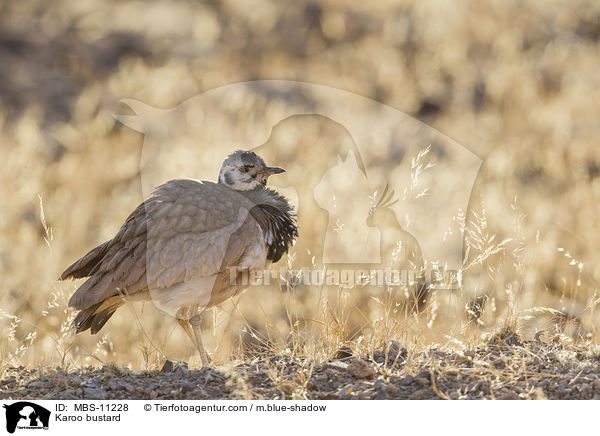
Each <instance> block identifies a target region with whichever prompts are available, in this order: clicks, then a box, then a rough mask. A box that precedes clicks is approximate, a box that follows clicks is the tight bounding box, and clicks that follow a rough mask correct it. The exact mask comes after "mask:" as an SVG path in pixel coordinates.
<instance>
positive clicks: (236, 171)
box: [219, 150, 285, 191]
mask: <svg viewBox="0 0 600 436" xmlns="http://www.w3.org/2000/svg"><path fill="white" fill-rule="evenodd" d="M284 171H285V170H284V169H283V168H279V167H270V166H267V164H265V161H264V160H262V158H261V157H260V156H259V155H257V154H256V153H254V152H252V151H245V150H237V151H234V152H233V153H231V154H230V155H229V156H227V158H226V159H225V160H224V161H223V164H222V165H221V169H220V170H219V183H222V184H224V185H227V186H229V187H230V188H231V189H235V190H236V191H250V190H252V189H254V188H256V187H259V186H265V185H266V184H267V179H268V178H269V176H271V175H273V174H279V173H283V172H284Z"/></svg>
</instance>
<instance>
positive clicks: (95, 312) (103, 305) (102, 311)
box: [73, 295, 125, 335]
mask: <svg viewBox="0 0 600 436" xmlns="http://www.w3.org/2000/svg"><path fill="white" fill-rule="evenodd" d="M123 304H125V301H124V300H123V298H122V297H121V296H120V295H116V296H114V297H110V298H107V299H106V300H104V301H102V302H100V303H97V304H94V305H93V306H90V307H88V308H86V309H84V310H82V311H81V312H79V313H78V314H77V316H76V317H75V319H74V320H73V325H74V326H75V329H76V331H77V333H80V332H83V331H86V330H87V329H90V333H91V334H93V335H95V334H96V333H98V332H99V331H100V329H101V328H102V327H103V326H104V324H106V321H108V319H109V318H110V317H111V316H113V314H114V313H115V311H116V310H117V309H118V308H119V307H121V306H122V305H123Z"/></svg>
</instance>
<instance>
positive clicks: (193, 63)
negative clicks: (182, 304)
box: [0, 0, 600, 397]
mask: <svg viewBox="0 0 600 436" xmlns="http://www.w3.org/2000/svg"><path fill="white" fill-rule="evenodd" d="M577 3H578V6H576V7H575V6H573V5H571V4H568V3H566V2H563V3H561V2H556V4H555V5H553V7H548V6H547V2H543V1H536V0H531V1H528V2H525V3H524V4H521V3H518V4H517V3H514V4H513V3H507V2H501V1H490V2H484V3H479V4H478V5H476V6H475V5H473V4H471V3H469V2H458V4H456V5H454V6H452V7H450V6H449V5H447V4H446V2H442V1H429V2H400V3H399V4H395V3H394V2H383V3H379V4H378V6H377V7H375V8H371V7H369V8H368V9H363V8H362V7H360V6H353V7H347V8H344V7H342V6H341V5H339V4H338V3H337V2H329V1H323V2H320V3H319V4H318V5H316V4H310V5H309V4H308V3H307V4H304V5H303V6H301V7H299V9H298V10H297V11H287V10H286V11H284V10H283V6H279V5H277V4H276V3H270V2H267V1H264V2H262V1H261V2H258V4H257V5H256V7H255V8H253V12H252V13H250V12H248V11H244V10H241V9H237V7H236V6H235V5H234V4H233V3H230V4H229V3H228V4H226V5H225V6H220V7H212V6H210V7H209V6H203V7H195V6H192V4H191V3H187V2H177V3H174V4H167V3H155V4H138V3H136V2H124V3H123V2H116V4H115V5H111V6H109V5H108V4H100V3H98V4H94V3H86V4H81V5H78V6H77V7H76V6H75V5H74V4H72V3H71V2H58V3H56V2H55V3H53V4H52V6H44V7H41V6H39V5H37V4H36V2H33V1H25V2H22V1H21V2H16V1H15V2H5V4H4V5H3V6H2V8H4V9H5V10H6V11H5V12H6V13H4V14H0V28H2V29H3V30H2V32H0V55H1V56H2V57H3V58H0V77H1V78H2V81H3V82H4V83H8V84H12V85H13V86H9V87H6V86H4V87H0V93H1V94H0V126H1V127H2V128H1V129H0V150H1V152H2V155H3V157H4V158H3V162H4V164H3V171H2V174H1V175H0V177H1V180H2V183H0V196H1V198H2V200H3V201H2V206H0V276H1V277H2V278H3V280H2V285H1V286H2V294H1V295H2V296H1V297H0V308H1V312H0V318H1V320H0V323H1V325H2V327H3V328H5V329H6V331H7V332H8V334H7V336H6V337H4V338H0V350H1V352H0V368H1V369H2V370H3V371H6V370H7V368H8V367H11V366H18V365H24V366H26V367H30V368H31V367H34V368H36V367H38V368H46V367H53V366H56V365H60V366H62V367H68V368H80V367H83V366H85V365H90V364H91V365H101V364H104V363H107V362H115V363H116V364H118V365H121V366H129V367H134V368H144V369H153V368H157V367H159V366H160V365H161V364H162V362H163V361H164V359H165V358H166V357H169V358H178V359H182V360H187V359H188V358H189V359H190V360H191V363H192V364H198V363H199V362H198V359H197V358H196V357H195V356H194V355H193V353H192V352H193V350H192V347H191V344H189V343H188V340H187V338H186V337H185V335H184V333H183V332H182V331H180V330H179V328H178V327H177V324H176V322H175V321H174V320H173V319H171V318H169V317H168V316H167V315H165V314H162V313H161V312H160V311H159V310H157V309H156V308H155V307H154V306H153V305H152V304H145V305H131V304H128V305H127V306H125V307H123V308H122V309H120V310H119V312H118V313H117V315H115V317H114V318H113V319H111V320H110V322H109V323H108V324H107V326H106V327H105V328H104V329H103V330H102V332H101V333H100V335H99V337H90V336H89V335H88V334H87V333H86V334H84V335H79V336H77V337H75V336H73V334H72V332H71V331H70V330H69V323H70V321H71V319H72V317H73V314H72V313H71V312H70V311H69V310H68V309H67V308H66V302H67V301H68V298H69V296H70V295H71V294H72V293H73V291H74V290H75V289H76V284H73V283H57V282H55V279H56V277H58V275H59V273H60V272H61V271H62V269H63V268H64V267H66V266H67V265H68V264H70V263H71V262H72V261H73V260H74V259H75V258H77V257H79V256H80V255H82V254H83V253H85V252H86V251H87V250H89V249H90V248H92V247H93V246H95V245H96V244H98V243H100V242H102V241H104V240H106V239H107V238H109V237H111V236H112V235H113V234H114V233H115V232H116V230H117V228H118V226H119V225H120V224H121V223H122V221H123V220H124V218H125V217H126V216H127V214H128V212H129V211H130V210H132V209H133V208H134V207H135V206H136V205H137V204H138V203H139V201H141V199H142V194H141V189H140V173H139V171H140V169H139V163H140V153H141V150H142V141H143V138H142V136H141V135H140V134H138V133H136V132H134V131H132V130H130V129H128V128H125V127H123V126H121V125H119V124H118V123H116V122H115V121H114V119H113V118H112V113H113V112H122V111H123V110H124V108H123V107H122V106H119V105H118V100H119V99H120V98H123V97H131V98H136V99H138V100H141V101H144V102H147V103H149V104H153V105H156V106H157V107H162V108H166V107H171V106H174V105H176V104H178V103H181V102H182V101H183V100H184V99H186V98H188V97H190V96H193V95H195V94H197V93H200V92H202V91H204V90H208V89H212V88H214V87H217V86H220V85H223V84H227V83H231V82H235V81H244V80H251V79H255V78H285V79H289V80H303V81H309V82H310V81H313V82H318V83H322V84H327V85H330V86H332V87H338V88H343V89H347V90H350V91H352V92H355V93H358V94H360V95H365V96H369V97H372V98H376V99H379V100H381V101H383V102H384V103H386V104H388V105H391V106H393V107H396V108H398V109H399V110H402V111H404V112H406V113H408V114H411V115H414V116H416V117H418V118H419V119H421V120H423V121H425V122H427V123H429V124H430V125H431V126H433V127H434V128H436V129H438V130H440V131H441V132H443V133H444V134H446V135H448V136H450V137H452V138H454V139H455V140H456V141H458V142H459V143H461V144H464V145H465V146H466V147H468V148H470V149H471V150H473V151H474V152H475V153H477V154H478V155H480V156H482V157H483V158H484V159H485V162H484V165H483V168H482V169H481V172H480V174H479V176H478V178H477V181H476V185H475V191H474V193H473V195H472V197H471V204H470V206H471V210H470V212H469V214H467V215H463V216H462V217H460V216H459V217H458V218H459V219H458V221H459V224H460V221H461V219H462V224H463V226H462V231H463V232H464V239H465V253H466V256H465V261H464V265H463V275H464V287H463V289H462V290H461V291H460V292H435V293H433V294H432V295H431V296H430V299H429V302H428V304H427V305H426V306H425V307H424V308H423V310H421V311H420V313H418V314H415V313H412V312H411V311H410V310H408V309H407V305H406V304H404V303H402V301H404V300H405V298H404V297H403V296H402V295H400V296H398V295H390V293H385V292H381V293H379V294H377V295H371V294H368V295H370V297H372V298H368V299H367V301H366V302H365V300H364V298H363V299H361V295H362V296H364V295H365V294H364V293H365V292H366V291H365V290H364V289H363V288H356V289H330V288H327V287H318V286H314V287H296V286H294V285H293V284H292V283H290V282H285V281H279V282H278V284H277V286H273V287H269V288H268V289H264V288H261V287H259V288H254V289H251V290H249V291H247V292H246V293H245V294H243V295H242V296H241V297H240V298H237V299H235V300H233V301H230V302H227V303H225V304H223V305H222V306H221V307H219V308H216V309H213V310H211V311H210V312H209V313H210V316H207V317H206V323H205V344H206V345H207V348H208V350H209V351H211V352H212V354H213V355H214V358H215V360H216V362H217V363H219V364H221V363H225V362H228V361H230V360H232V359H233V360H236V359H239V360H250V359H252V358H253V357H254V356H255V355H256V353H259V354H260V353H263V352H265V350H268V352H269V353H276V354H282V355H288V356H292V357H302V358H308V361H307V363H306V366H305V367H303V368H302V371H301V372H300V373H301V374H302V377H301V378H300V379H299V381H298V382H297V384H296V385H294V386H288V387H286V388H285V389H286V390H287V391H289V392H292V393H293V395H292V394H289V395H291V396H298V397H302V396H303V392H304V391H305V390H306V386H307V383H308V382H309V380H310V378H311V371H312V367H313V365H314V364H315V362H316V363H321V362H323V361H326V360H327V359H330V358H331V357H332V356H333V355H335V353H336V352H337V351H338V350H339V349H340V348H341V347H344V346H349V347H350V348H351V349H353V350H354V351H355V352H356V353H358V354H360V355H369V354H372V353H373V351H374V350H378V349H381V348H382V347H384V346H386V344H389V343H390V341H391V340H395V339H396V340H399V341H400V342H401V343H402V344H404V345H405V346H406V347H407V349H408V350H409V356H410V355H411V353H413V354H414V355H415V356H416V355H419V356H420V354H418V353H420V352H421V351H422V350H424V349H427V347H430V346H432V345H433V344H437V345H436V346H438V347H441V348H444V347H449V348H456V349H460V350H463V351H464V350H468V349H470V348H473V347H475V346H477V345H478V344H480V343H482V342H484V341H486V340H488V339H489V338H490V337H492V336H493V335H495V334H497V333H498V332H501V331H503V329H509V330H510V331H511V332H515V331H516V332H518V333H519V334H520V336H521V337H523V338H534V337H535V338H539V339H540V340H544V341H550V340H551V339H553V338H557V337H559V338H561V340H563V341H565V342H574V343H575V344H584V345H585V344H588V345H589V346H591V345H593V344H597V343H598V340H599V337H598V333H597V325H598V308H597V305H598V301H600V300H599V292H600V291H599V289H600V288H599V287H598V280H599V274H600V270H598V265H599V264H600V263H599V259H598V250H597V248H596V247H598V246H600V228H599V226H598V222H599V217H598V214H599V212H600V206H599V202H598V201H597V200H598V196H599V193H600V169H599V168H600V147H598V145H597V137H598V121H597V119H598V114H599V113H600V106H599V105H600V98H599V97H600V96H599V95H598V93H599V92H600V91H599V89H600V87H599V86H598V74H597V67H598V50H599V47H600V45H599V40H600V25H599V24H598V17H600V9H598V5H597V4H596V3H593V2H586V1H578V2H577ZM93 11H95V12H96V13H95V14H93V13H92V12H93ZM28 14H33V15H34V16H35V17H37V20H39V22H40V23H42V24H43V25H41V26H39V27H38V26H37V25H36V26H35V29H34V28H33V27H31V26H33V24H30V23H29V21H28V20H26V19H25V17H26V16H27V15H28ZM224 16H226V17H227V19H224V18H223V17H224ZM134 17H137V18H134ZM165 17H167V18H169V19H170V20H172V21H173V22H176V23H177V25H172V24H165V22H164V21H163V18H165ZM9 21H10V23H9ZM36 22H37V21H36ZM73 23H77V24H76V25H74V27H73V26H72V25H73ZM70 26H71V27H70ZM290 26H292V28H294V29H297V31H298V34H296V33H295V32H293V31H289V30H286V29H289V28H290ZM232 32H233V33H232ZM235 32H237V33H235ZM272 35H277V36H276V37H273V36H272ZM242 40H244V41H246V42H245V43H244V44H243V45H240V44H241V43H240V41H242ZM2 59H4V60H6V61H7V62H3V61H2ZM8 61H10V62H8ZM243 115H244V114H243V113H242V114H240V116H243ZM282 129H283V130H282V131H281V132H274V135H275V137H276V135H277V134H279V135H280V136H279V138H290V137H292V138H296V139H295V140H296V141H297V144H301V148H299V149H298V150H302V151H301V152H297V156H296V157H294V158H297V159H301V158H302V159H304V156H300V154H302V155H304V154H306V155H308V156H310V155H311V154H314V153H318V152H319V144H320V143H322V142H326V141H337V140H344V135H343V134H340V132H339V131H338V130H337V129H336V128H335V127H332V126H331V125H329V124H328V123H324V124H323V123H322V122H321V121H319V120H315V119H312V120H311V119H309V120H302V119H301V120H291V121H290V122H289V123H288V124H287V125H285V126H283V127H282ZM340 135H341V136H340ZM340 138H341V139H340ZM252 145H259V144H252ZM422 145H423V147H424V146H425V145H426V144H422ZM422 157H423V156H422ZM215 159H217V160H218V158H215ZM287 163H289V162H287ZM277 164H278V165H281V166H284V167H285V166H286V162H277ZM417 167H418V166H417ZM205 170H206V169H205ZM419 171H424V170H423V168H422V167H421V168H420V170H419ZM454 176H455V177H460V176H461V175H460V174H455V175H454ZM213 178H214V176H213ZM419 192H421V191H419ZM419 192H416V195H418V194H419ZM300 232H301V237H305V238H306V240H308V241H310V240H311V239H310V238H311V235H313V233H314V229H311V227H310V225H304V226H303V227H301V230H300ZM439 237H440V238H442V237H443V235H439ZM301 248H303V249H305V248H306V247H305V246H302V247H301ZM298 250H299V248H297V249H296V251H295V257H294V256H289V257H288V259H287V260H283V261H282V262H281V264H280V265H283V264H285V262H288V266H289V267H292V268H293V267H294V265H298V264H301V263H302V262H303V261H304V260H305V259H306V258H310V256H311V254H310V253H307V252H305V251H302V252H301V251H298ZM557 335H558V336H557ZM586 346H587V345H586ZM444 349H445V348H444ZM257 350H258V351H257ZM190 356H192V357H190ZM415 362H416V360H415ZM416 364H417V363H415V365H416ZM279 370H280V368H279ZM382 371H385V369H382ZM270 374H271V378H272V380H273V381H275V382H277V380H283V379H282V377H281V374H280V373H279V372H278V368H276V367H273V368H272V370H271V372H270ZM282 383H283V382H282ZM528 395H531V396H535V391H532V392H530V393H528Z"/></svg>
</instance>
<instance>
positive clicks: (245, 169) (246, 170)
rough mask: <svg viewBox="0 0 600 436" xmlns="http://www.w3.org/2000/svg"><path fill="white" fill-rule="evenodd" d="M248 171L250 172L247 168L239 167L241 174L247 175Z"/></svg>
mask: <svg viewBox="0 0 600 436" xmlns="http://www.w3.org/2000/svg"><path fill="white" fill-rule="evenodd" d="M249 170H250V167H249V166H244V167H241V168H240V171H241V172H242V173H247V172H248V171H249Z"/></svg>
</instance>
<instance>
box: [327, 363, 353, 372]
mask: <svg viewBox="0 0 600 436" xmlns="http://www.w3.org/2000/svg"><path fill="white" fill-rule="evenodd" d="M324 367H325V368H326V369H327V368H331V369H335V370H337V371H347V370H348V364H347V363H346V362H342V361H340V360H332V361H331V362H327V363H326V364H325V365H324Z"/></svg>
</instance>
